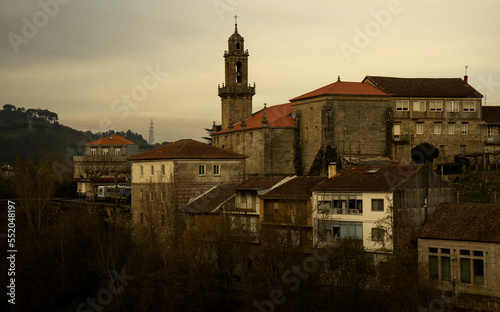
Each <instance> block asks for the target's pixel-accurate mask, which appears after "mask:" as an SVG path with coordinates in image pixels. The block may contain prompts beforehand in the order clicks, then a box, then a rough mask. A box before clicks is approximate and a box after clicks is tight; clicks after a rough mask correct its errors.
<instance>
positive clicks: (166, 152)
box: [128, 139, 248, 161]
mask: <svg viewBox="0 0 500 312" xmlns="http://www.w3.org/2000/svg"><path fill="white" fill-rule="evenodd" d="M247 157H248V156H245V155H242V154H239V153H235V152H231V151H228V150H225V149H222V148H219V147H215V146H213V145H208V144H205V143H202V142H198V141H195V140H192V139H184V140H179V141H175V142H173V143H169V144H167V145H163V146H160V147H157V148H155V149H152V150H149V151H146V152H143V153H140V154H137V155H135V156H132V157H129V158H128V160H132V161H133V160H151V159H243V158H247Z"/></svg>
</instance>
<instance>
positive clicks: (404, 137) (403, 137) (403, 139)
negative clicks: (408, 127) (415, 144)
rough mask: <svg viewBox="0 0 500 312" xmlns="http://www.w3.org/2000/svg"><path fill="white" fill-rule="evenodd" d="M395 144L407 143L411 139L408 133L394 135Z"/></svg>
mask: <svg viewBox="0 0 500 312" xmlns="http://www.w3.org/2000/svg"><path fill="white" fill-rule="evenodd" d="M392 141H393V142H394V144H407V143H408V142H409V141H410V136H409V135H408V134H395V135H393V136H392Z"/></svg>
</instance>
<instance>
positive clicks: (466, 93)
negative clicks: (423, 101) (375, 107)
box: [363, 76, 483, 98]
mask: <svg viewBox="0 0 500 312" xmlns="http://www.w3.org/2000/svg"><path fill="white" fill-rule="evenodd" d="M365 81H370V82H372V83H373V84H374V85H375V86H377V87H378V88H380V89H381V90H383V91H385V92H387V93H388V94H390V95H392V96H396V97H398V96H401V97H450V98H468V97H472V98H482V97H483V96H482V94H481V93H479V92H477V91H476V90H475V89H474V88H473V87H471V86H470V85H468V84H465V83H464V81H463V80H462V79H461V78H397V77H380V76H366V77H365V79H364V80H363V82H365Z"/></svg>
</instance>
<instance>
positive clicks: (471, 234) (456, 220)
mask: <svg viewBox="0 0 500 312" xmlns="http://www.w3.org/2000/svg"><path fill="white" fill-rule="evenodd" d="M419 237H420V238H428V239H446V240H459V241H475V242H490V243H500V205H498V204H448V203H443V204H440V205H439V206H438V207H437V208H436V209H435V210H434V212H433V213H432V214H431V216H430V217H429V218H428V219H427V221H426V222H425V223H424V225H423V226H422V228H421V229H420V232H419Z"/></svg>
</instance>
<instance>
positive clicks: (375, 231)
mask: <svg viewBox="0 0 500 312" xmlns="http://www.w3.org/2000/svg"><path fill="white" fill-rule="evenodd" d="M384 240H385V231H384V229H380V228H372V241H374V242H383V241H384Z"/></svg>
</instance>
